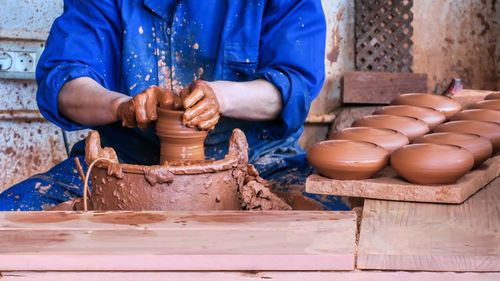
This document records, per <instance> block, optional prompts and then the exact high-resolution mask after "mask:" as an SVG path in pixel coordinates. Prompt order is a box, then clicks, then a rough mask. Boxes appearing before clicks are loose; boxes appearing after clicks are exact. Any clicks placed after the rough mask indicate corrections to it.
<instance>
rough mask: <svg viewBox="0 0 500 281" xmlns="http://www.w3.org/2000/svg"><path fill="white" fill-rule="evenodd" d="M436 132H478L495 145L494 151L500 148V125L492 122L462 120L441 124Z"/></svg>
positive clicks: (477, 133)
mask: <svg viewBox="0 0 500 281" xmlns="http://www.w3.org/2000/svg"><path fill="white" fill-rule="evenodd" d="M434 132H436V133H440V132H454V133H466V134H476V135H480V136H481V137H483V138H486V139H488V140H489V141H490V142H491V144H492V145H493V152H497V151H499V150H500V125H498V124H496V123H492V122H484V121H475V120H460V121H451V122H448V123H444V124H441V125H439V126H437V127H436V129H434Z"/></svg>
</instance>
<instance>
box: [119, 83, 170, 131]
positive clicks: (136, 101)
mask: <svg viewBox="0 0 500 281" xmlns="http://www.w3.org/2000/svg"><path fill="white" fill-rule="evenodd" d="M118 102H119V105H118V107H117V110H116V115H117V117H118V119H119V120H122V125H123V127H127V128H135V127H139V128H141V129H144V128H146V127H147V126H148V125H149V124H150V123H151V122H154V121H156V119H158V113H157V112H156V108H157V107H158V106H160V107H162V108H167V109H173V108H176V107H178V106H179V104H180V98H179V97H178V96H176V95H174V94H172V92H171V91H168V90H166V89H163V88H160V87H157V86H153V87H150V88H148V89H146V90H144V91H143V92H142V93H140V94H138V95H136V96H135V97H133V98H130V97H123V98H122V99H121V100H119V101H118Z"/></svg>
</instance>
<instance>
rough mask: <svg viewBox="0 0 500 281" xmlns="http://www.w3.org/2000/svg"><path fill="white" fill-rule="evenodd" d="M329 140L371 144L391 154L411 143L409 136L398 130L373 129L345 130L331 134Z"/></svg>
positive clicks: (356, 128) (357, 128) (355, 128)
mask: <svg viewBox="0 0 500 281" xmlns="http://www.w3.org/2000/svg"><path fill="white" fill-rule="evenodd" d="M329 138H330V139H332V140H355V141H366V142H371V143H374V144H376V145H378V146H380V147H382V148H384V149H385V150H387V151H389V153H392V152H394V150H396V149H398V148H400V147H402V146H403V145H407V144H409V143H410V140H409V139H408V137H407V136H405V135H403V134H401V133H400V132H398V131H396V130H392V129H383V128H371V127H354V128H345V129H343V130H342V131H338V132H334V133H332V134H330V137H329Z"/></svg>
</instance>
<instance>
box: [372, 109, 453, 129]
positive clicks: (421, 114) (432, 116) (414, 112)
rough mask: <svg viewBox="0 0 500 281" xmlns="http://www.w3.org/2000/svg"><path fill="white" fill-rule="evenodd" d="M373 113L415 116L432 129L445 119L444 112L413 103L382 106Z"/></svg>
mask: <svg viewBox="0 0 500 281" xmlns="http://www.w3.org/2000/svg"><path fill="white" fill-rule="evenodd" d="M373 114H374V115H380V114H386V115H396V116H407V117H413V118H417V119H419V120H422V121H424V122H425V123H426V124H427V125H429V127H430V128H431V129H432V128H434V127H436V126H437V125H439V124H441V123H443V122H444V121H446V116H445V115H444V113H442V112H440V111H437V110H435V109H432V108H429V107H421V106H413V105H391V106H384V107H382V108H381V109H378V110H376V111H375V112H374V113H373Z"/></svg>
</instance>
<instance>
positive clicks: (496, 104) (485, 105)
mask: <svg viewBox="0 0 500 281" xmlns="http://www.w3.org/2000/svg"><path fill="white" fill-rule="evenodd" d="M470 108H475V109H491V110H497V111H500V100H497V99H495V100H483V101H479V102H476V103H474V104H471V105H470Z"/></svg>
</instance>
